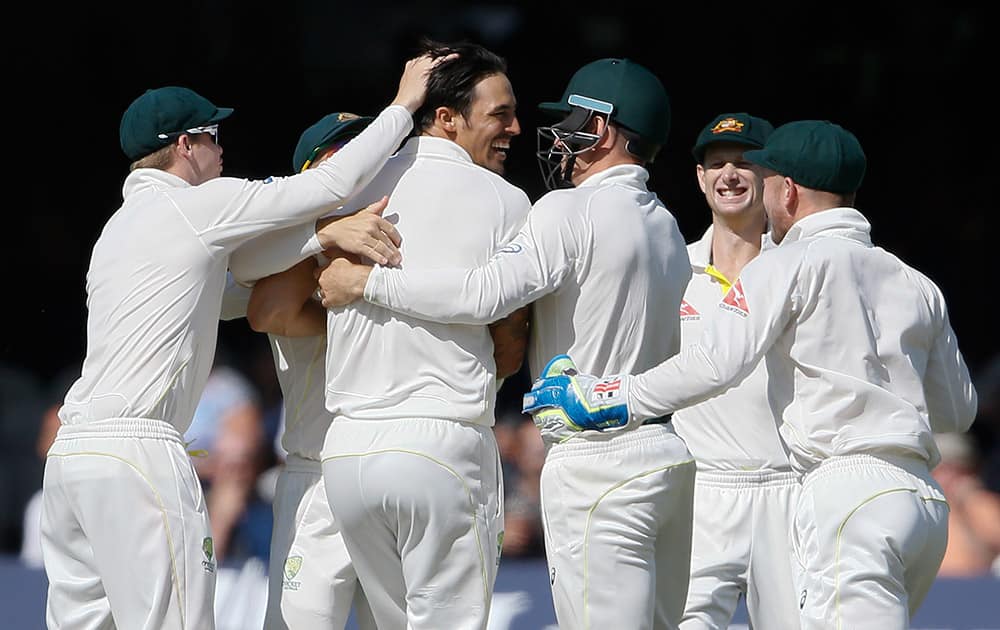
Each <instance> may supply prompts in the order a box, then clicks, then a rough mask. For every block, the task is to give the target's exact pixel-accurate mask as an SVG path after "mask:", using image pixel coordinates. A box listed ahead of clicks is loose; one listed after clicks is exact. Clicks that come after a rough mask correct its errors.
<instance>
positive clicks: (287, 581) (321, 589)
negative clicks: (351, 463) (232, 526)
mask: <svg viewBox="0 0 1000 630" xmlns="http://www.w3.org/2000/svg"><path fill="white" fill-rule="evenodd" d="M322 473H323V469H322V465H321V464H320V462H319V461H312V460H308V459H303V458H301V457H297V456H295V455H291V456H289V458H288V460H287V461H286V462H285V465H284V466H283V467H282V470H281V473H280V475H279V477H278V485H277V490H276V492H275V499H274V529H273V532H272V535H271V552H270V567H269V569H268V575H269V585H268V596H267V613H266V617H265V621H264V627H265V628H267V629H268V630H285V629H288V628H292V629H297V628H326V629H328V630H343V628H344V627H345V626H346V624H347V618H348V616H349V615H350V612H351V607H352V605H354V606H356V607H357V611H356V613H357V621H358V626H359V628H360V630H365V629H366V628H370V629H372V630H374V629H375V624H374V620H373V619H371V612H370V611H369V609H368V603H367V600H366V599H365V596H364V591H362V590H361V587H360V585H359V583H358V576H357V573H356V572H355V571H354V565H353V564H352V563H351V558H350V556H349V555H348V553H347V548H346V547H345V546H344V540H343V538H342V537H341V534H340V527H339V526H338V525H337V522H336V520H335V519H334V517H333V513H332V512H331V511H330V504H329V503H328V502H327V498H326V487H325V486H324V484H323V474H322Z"/></svg>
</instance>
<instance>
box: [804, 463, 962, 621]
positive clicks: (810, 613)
mask: <svg viewBox="0 0 1000 630" xmlns="http://www.w3.org/2000/svg"><path fill="white" fill-rule="evenodd" d="M792 542H793V545H794V549H795V554H796V556H797V558H798V562H799V565H800V566H799V570H800V572H801V574H800V576H799V593H800V595H799V598H800V600H799V601H800V607H801V620H802V628H803V630H814V629H819V628H823V629H824V630H830V629H832V630H904V629H906V628H909V627H910V624H909V622H910V616H911V615H913V613H914V612H916V610H917V608H918V607H919V606H920V604H921V602H923V600H924V597H925V596H926V595H927V591H928V589H930V587H931V584H932V583H933V582H934V578H935V577H936V576H937V571H938V568H939V567H940V566H941V559H942V558H943V557H944V550H945V547H946V546H947V544H948V504H947V503H946V502H945V498H944V494H943V493H942V491H941V488H940V486H938V484H937V482H936V481H934V479H933V478H932V477H931V474H930V471H929V470H928V469H927V463H926V462H924V461H923V460H920V459H915V458H906V457H896V458H888V457H884V456H881V455H880V456H878V457H874V456H871V455H849V456H842V457H831V458H829V459H827V460H825V461H823V462H822V463H821V464H820V465H819V466H817V467H816V468H815V469H813V470H812V471H810V472H809V473H807V474H806V476H805V477H804V479H803V481H802V491H801V495H800V497H799V503H798V508H797V509H796V514H795V525H794V529H793V533H792Z"/></svg>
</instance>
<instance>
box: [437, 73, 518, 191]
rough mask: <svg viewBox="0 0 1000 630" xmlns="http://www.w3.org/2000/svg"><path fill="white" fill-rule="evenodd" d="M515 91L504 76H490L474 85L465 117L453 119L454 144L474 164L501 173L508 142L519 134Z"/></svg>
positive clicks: (508, 146)
mask: <svg viewBox="0 0 1000 630" xmlns="http://www.w3.org/2000/svg"><path fill="white" fill-rule="evenodd" d="M516 108H517V99H515V98H514V88H513V87H511V84H510V80H509V79H508V78H507V76H506V75H504V74H493V75H490V76H488V77H486V78H484V79H483V80H481V81H480V82H479V83H477V84H476V87H475V92H474V95H473V99H472V105H471V107H470V108H469V113H468V116H467V117H466V116H462V115H457V116H455V118H454V122H455V134H454V138H453V139H454V141H455V143H456V144H458V145H459V146H461V147H462V148H463V149H465V150H466V151H467V152H468V153H469V155H470V156H471V157H472V161H473V162H475V163H476V164H478V165H480V166H482V167H484V168H488V169H489V170H491V171H493V172H494V173H499V174H501V175H502V174H503V172H504V161H505V160H506V159H507V153H508V151H510V139H511V138H513V137H514V136H516V135H519V134H520V133H521V125H520V123H519V122H518V121H517V115H516V113H515V110H516Z"/></svg>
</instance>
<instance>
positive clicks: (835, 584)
mask: <svg viewBox="0 0 1000 630" xmlns="http://www.w3.org/2000/svg"><path fill="white" fill-rule="evenodd" d="M896 492H913V493H916V490H914V489H912V488H893V489H891V490H883V491H881V492H879V493H877V494H874V495H872V496H870V497H868V498H867V499H865V500H864V501H862V502H861V503H859V504H858V506H857V507H855V508H854V509H853V510H851V511H850V513H849V514H848V515H847V516H846V517H845V518H844V520H843V522H841V523H840V526H839V527H838V528H837V552H836V559H835V560H834V580H833V592H834V597H835V604H834V610H836V616H837V629H838V630H840V628H841V627H842V625H841V624H843V619H842V618H841V616H840V542H841V541H840V539H841V537H842V536H843V533H844V528H845V527H847V521H849V520H851V517H852V516H854V514H855V513H856V512H857V511H858V510H860V509H861V508H863V507H864V506H866V505H868V504H869V503H871V502H872V501H874V500H875V499H879V498H881V497H884V496H885V495H887V494H894V493H896Z"/></svg>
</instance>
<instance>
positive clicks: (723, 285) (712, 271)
mask: <svg viewBox="0 0 1000 630" xmlns="http://www.w3.org/2000/svg"><path fill="white" fill-rule="evenodd" d="M705 273H707V274H708V275H710V276H712V277H713V278H715V279H716V280H718V281H719V288H720V289H722V295H725V294H727V293H729V289H730V288H731V287H732V286H733V283H732V282H730V281H729V278H727V277H726V276H724V275H722V272H721V271H719V270H718V269H716V268H715V267H713V266H712V264H711V263H709V264H707V265H705Z"/></svg>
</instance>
